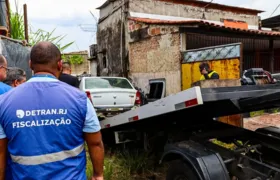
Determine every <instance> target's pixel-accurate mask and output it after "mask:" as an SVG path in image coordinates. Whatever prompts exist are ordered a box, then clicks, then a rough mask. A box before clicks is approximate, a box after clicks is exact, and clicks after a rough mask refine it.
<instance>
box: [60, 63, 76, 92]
mask: <svg viewBox="0 0 280 180" xmlns="http://www.w3.org/2000/svg"><path fill="white" fill-rule="evenodd" d="M59 80H60V81H62V82H65V83H67V84H69V85H71V86H73V87H76V88H79V86H80V81H79V79H78V78H77V77H75V76H72V75H71V65H70V64H69V63H68V62H64V63H63V64H62V73H61V74H60V76H59Z"/></svg>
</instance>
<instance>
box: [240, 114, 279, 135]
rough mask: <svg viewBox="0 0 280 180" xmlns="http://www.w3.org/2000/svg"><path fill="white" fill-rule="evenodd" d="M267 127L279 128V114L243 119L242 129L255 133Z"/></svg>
mask: <svg viewBox="0 0 280 180" xmlns="http://www.w3.org/2000/svg"><path fill="white" fill-rule="evenodd" d="M267 126H276V127H279V128H280V113H275V114H264V115H261V116H257V117H250V118H244V128H246V129H250V130H253V131H255V130H256V129H258V128H262V127H267Z"/></svg>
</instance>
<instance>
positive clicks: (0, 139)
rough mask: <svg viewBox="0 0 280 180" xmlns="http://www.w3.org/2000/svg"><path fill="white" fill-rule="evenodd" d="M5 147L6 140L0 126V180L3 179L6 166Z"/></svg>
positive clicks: (6, 144)
mask: <svg viewBox="0 0 280 180" xmlns="http://www.w3.org/2000/svg"><path fill="white" fill-rule="evenodd" d="M7 146H8V140H7V138H6V134H5V132H4V130H3V128H2V126H1V125H0V180H4V179H5V170H6V164H7V159H6V158H7Z"/></svg>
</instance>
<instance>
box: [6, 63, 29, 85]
mask: <svg viewBox="0 0 280 180" xmlns="http://www.w3.org/2000/svg"><path fill="white" fill-rule="evenodd" d="M25 77H26V74H25V71H24V70H22V69H20V68H18V67H10V68H9V71H8V72H7V78H6V79H5V81H4V83H6V84H8V85H10V86H11V85H12V84H13V82H14V81H15V80H20V81H21V80H23V78H25Z"/></svg>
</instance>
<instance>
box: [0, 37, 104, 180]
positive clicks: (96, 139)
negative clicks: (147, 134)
mask: <svg viewBox="0 0 280 180" xmlns="http://www.w3.org/2000/svg"><path fill="white" fill-rule="evenodd" d="M30 59H31V60H30V67H31V69H32V70H33V72H34V75H33V77H32V78H31V79H29V80H28V81H27V82H26V83H24V84H22V85H20V86H18V87H17V88H13V89H12V90H10V91H9V92H7V93H5V94H4V95H2V97H1V98H0V107H1V108H0V180H2V179H4V176H5V168H6V154H7V149H9V154H10V155H11V156H10V157H11V160H12V161H11V165H10V166H11V167H12V168H10V170H11V176H12V178H11V179H13V180H21V179H40V180H49V179H53V180H61V179H81V180H86V179H87V177H86V152H85V147H84V141H86V143H87V146H88V149H89V155H90V158H91V162H92V166H93V169H94V175H93V177H92V180H103V165H104V146H103V142H102V137H101V132H100V130H101V127H100V124H99V121H98V118H97V115H96V112H95V110H94V108H93V105H92V104H91V103H90V100H89V99H88V98H87V96H86V94H85V93H83V92H82V91H80V90H79V89H77V88H74V87H72V86H69V85H67V84H65V83H63V82H61V81H59V80H58V79H57V78H58V77H59V75H60V72H61V68H62V60H61V53H60V51H59V49H58V48H57V47H56V46H55V45H54V44H53V43H51V42H39V43H37V44H36V45H34V46H33V47H32V49H31V52H30Z"/></svg>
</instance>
